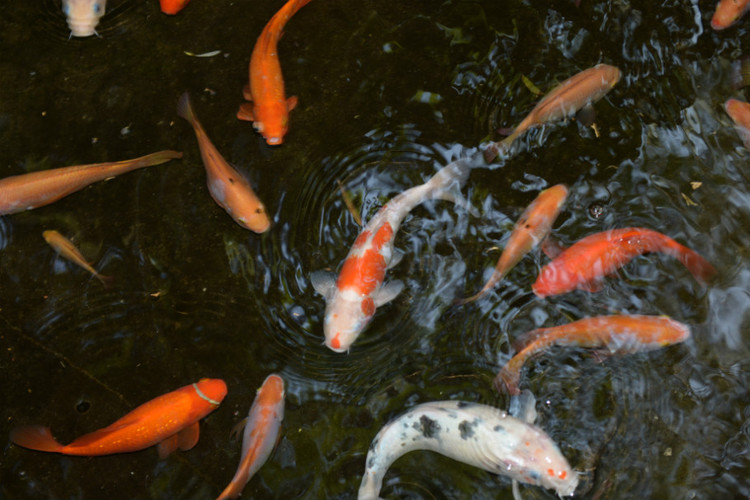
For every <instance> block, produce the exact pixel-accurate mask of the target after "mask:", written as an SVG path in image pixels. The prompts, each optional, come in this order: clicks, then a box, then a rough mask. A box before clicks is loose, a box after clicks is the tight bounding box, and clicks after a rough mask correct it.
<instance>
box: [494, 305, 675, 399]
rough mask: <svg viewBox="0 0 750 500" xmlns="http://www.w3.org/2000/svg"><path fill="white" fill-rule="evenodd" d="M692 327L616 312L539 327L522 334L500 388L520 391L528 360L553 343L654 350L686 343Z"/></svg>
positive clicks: (615, 351) (628, 350) (498, 383)
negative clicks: (520, 382)
mask: <svg viewBox="0 0 750 500" xmlns="http://www.w3.org/2000/svg"><path fill="white" fill-rule="evenodd" d="M688 337H690V329H689V328H688V327H687V326H686V325H684V324H682V323H680V322H678V321H674V320H672V319H669V318H667V317H664V316H642V315H627V314H624V315H613V316H595V317H591V318H584V319H580V320H578V321H574V322H572V323H568V324H566V325H561V326H554V327H550V328H539V329H536V330H532V331H530V332H527V333H525V334H523V335H521V336H520V337H519V338H518V339H517V340H516V342H515V344H516V347H517V351H518V352H517V353H516V355H515V356H513V357H512V358H511V360H510V361H508V363H507V364H506V365H505V366H504V367H503V368H502V369H501V370H500V373H498V375H497V377H496V378H495V386H496V387H497V388H498V390H500V391H502V390H503V389H505V390H507V392H508V393H509V394H514V395H515V394H519V393H520V390H519V388H518V381H519V380H520V377H521V368H523V365H524V363H525V362H526V360H527V359H529V358H530V357H532V356H534V355H535V354H539V353H541V352H544V351H546V350H547V349H548V348H549V347H551V346H577V347H589V348H594V349H600V350H603V351H605V352H606V353H607V354H630V353H634V352H640V351H652V350H655V349H659V348H661V347H665V346H668V345H672V344H677V343H680V342H684V341H685V340H687V338H688Z"/></svg>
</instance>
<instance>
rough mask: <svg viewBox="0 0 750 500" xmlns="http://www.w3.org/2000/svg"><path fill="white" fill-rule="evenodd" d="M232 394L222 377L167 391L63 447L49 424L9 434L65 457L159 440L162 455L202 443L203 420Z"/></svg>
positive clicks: (117, 450)
mask: <svg viewBox="0 0 750 500" xmlns="http://www.w3.org/2000/svg"><path fill="white" fill-rule="evenodd" d="M226 394H227V386H226V384H225V383H224V381H223V380H221V379H209V378H204V379H201V380H199V381H198V382H196V383H194V384H191V385H186V386H185V387H181V388H179V389H177V390H176V391H172V392H168V393H167V394H163V395H161V396H159V397H157V398H155V399H152V400H151V401H148V402H146V403H144V404H142V405H141V406H139V407H138V408H136V409H134V410H133V411H131V412H130V413H128V414H127V415H125V416H124V417H122V418H120V419H118V420H117V421H115V422H113V423H112V424H111V425H108V426H107V427H104V428H102V429H99V430H98V431H94V432H92V433H90V434H86V435H84V436H81V437H79V438H77V439H76V440H74V441H73V442H72V443H70V444H67V445H63V444H60V443H58V442H57V440H55V438H54V437H52V432H51V431H50V428H49V427H42V426H38V425H27V426H22V427H16V428H15V429H13V430H11V432H10V440H11V441H12V442H13V443H14V444H16V445H18V446H23V447H24V448H29V449H32V450H37V451H47V452H52V453H62V454H63V455H80V456H87V457H91V456H100V455H112V454H114V453H128V452H132V451H138V450H143V449H145V448H148V447H150V446H153V445H155V444H158V445H159V446H158V450H159V457H160V458H166V457H167V456H168V455H169V454H170V453H172V452H173V451H174V450H176V449H177V448H180V449H181V450H183V451H187V450H189V449H191V448H192V447H193V446H195V444H196V443H197V442H198V437H199V435H200V428H199V424H198V421H199V420H200V419H202V418H203V417H205V416H206V415H208V414H209V413H211V412H212V411H214V410H215V409H216V408H218V407H219V404H221V401H222V400H223V399H224V396H226Z"/></svg>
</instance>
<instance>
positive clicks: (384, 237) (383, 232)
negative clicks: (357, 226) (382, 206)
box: [372, 222, 393, 251]
mask: <svg viewBox="0 0 750 500" xmlns="http://www.w3.org/2000/svg"><path fill="white" fill-rule="evenodd" d="M391 239H393V228H392V227H391V225H390V224H389V223H388V222H386V223H385V224H383V225H382V226H381V227H380V229H378V232H377V233H375V236H374V237H373V238H372V247H373V248H374V249H376V250H378V251H380V249H381V248H383V245H385V244H386V243H388V242H389V241H391Z"/></svg>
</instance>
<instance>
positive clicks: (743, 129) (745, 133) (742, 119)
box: [724, 99, 750, 149]
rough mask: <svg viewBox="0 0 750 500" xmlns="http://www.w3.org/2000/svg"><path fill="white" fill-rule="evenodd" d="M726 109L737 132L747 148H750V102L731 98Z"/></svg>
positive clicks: (726, 104)
mask: <svg viewBox="0 0 750 500" xmlns="http://www.w3.org/2000/svg"><path fill="white" fill-rule="evenodd" d="M724 109H726V111H727V114H728V115H729V117H730V118H731V119H732V121H733V122H734V124H735V128H736V129H737V133H738V134H739V136H740V139H742V142H743V143H744V144H745V147H746V148H747V149H750V103H747V102H745V101H740V100H738V99H729V100H728V101H727V102H726V103H724Z"/></svg>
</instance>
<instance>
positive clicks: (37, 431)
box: [10, 425, 65, 453]
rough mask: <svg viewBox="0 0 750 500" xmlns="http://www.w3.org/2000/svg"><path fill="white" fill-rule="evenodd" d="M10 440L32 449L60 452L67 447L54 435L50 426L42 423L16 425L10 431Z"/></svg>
mask: <svg viewBox="0 0 750 500" xmlns="http://www.w3.org/2000/svg"><path fill="white" fill-rule="evenodd" d="M10 440H11V441H12V442H13V443H15V444H16V445H18V446H23V447H24V448H29V449H30V450H37V451H49V452H53V453H60V452H62V450H63V448H65V446H63V445H62V444H60V443H58V442H57V440H55V438H54V437H52V431H50V428H49V427H43V426H41V425H24V426H22V427H16V428H15V429H13V430H12V431H10Z"/></svg>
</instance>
